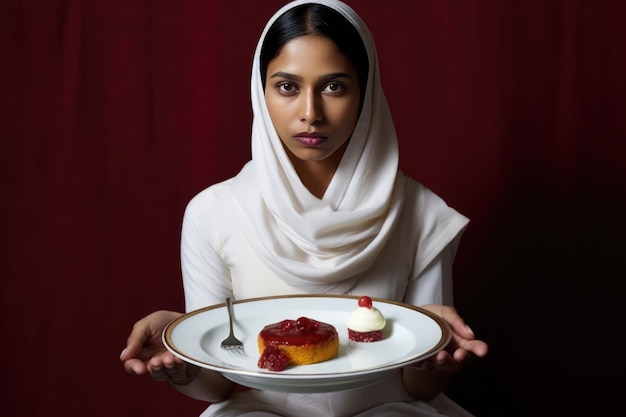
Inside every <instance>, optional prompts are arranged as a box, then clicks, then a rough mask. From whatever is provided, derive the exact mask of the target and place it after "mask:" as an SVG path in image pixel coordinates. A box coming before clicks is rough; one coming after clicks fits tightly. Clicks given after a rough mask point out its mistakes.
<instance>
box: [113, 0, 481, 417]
mask: <svg viewBox="0 0 626 417" xmlns="http://www.w3.org/2000/svg"><path fill="white" fill-rule="evenodd" d="M314 3H316V4H312V3H311V2H308V1H301V0H299V1H295V2H293V3H290V4H288V5H287V6H285V7H283V8H282V9H281V10H279V11H278V12H277V13H276V15H274V17H272V18H271V19H270V21H269V22H268V24H267V26H266V28H265V30H264V32H263V34H262V36H261V39H260V41H259V43H258V46H257V50H256V52H255V56H254V62H253V69H252V105H253V111H254V123H253V132H252V160H251V161H250V162H249V163H248V164H247V165H246V166H245V167H244V168H243V169H242V171H241V172H240V173H239V174H238V175H237V176H236V177H234V178H232V179H229V180H227V181H225V182H222V183H219V184H216V185H213V186H211V187H209V188H208V189H206V190H204V191H203V192H201V193H200V194H199V195H197V196H196V197H195V198H194V199H193V200H192V201H191V202H190V203H189V205H188V207H187V210H186V212H185V217H184V221H183V233H182V242H181V254H182V270H183V281H184V289H185V303H186V309H187V311H191V310H195V309H198V308H201V307H204V306H207V305H212V304H218V303H222V302H223V300H224V299H225V298H226V297H227V296H230V297H234V298H235V299H243V298H250V297H260V296H269V295H278V294H298V293H300V294H301V293H329V294H331V293H332V294H358V295H369V296H372V297H381V298H386V299H391V300H397V301H404V302H406V303H410V304H413V305H422V306H423V307H425V308H428V309H430V310H431V311H433V312H435V313H437V314H439V315H441V316H442V317H443V318H444V319H445V320H447V321H448V322H449V323H450V325H451V327H452V329H453V333H454V335H453V340H452V342H451V343H450V345H449V347H448V351H442V352H439V354H438V355H437V356H436V357H435V358H434V360H433V361H428V362H427V363H423V364H420V365H417V366H411V367H406V368H404V369H399V370H398V371H397V373H396V374H395V375H394V376H393V377H391V378H389V379H387V380H385V381H381V383H379V384H376V385H374V386H371V387H366V388H361V389H355V390H350V391H342V392H337V393H323V394H287V393H278V392H264V391H257V390H249V391H245V392H239V393H236V394H234V393H233V390H234V384H233V383H232V382H230V381H229V380H227V379H226V378H224V377H223V376H221V375H220V374H219V373H216V372H213V371H209V370H204V369H203V370H198V369H197V368H196V367H194V366H191V365H188V364H185V363H183V362H181V361H180V360H178V359H176V358H174V357H173V356H172V355H171V354H169V353H168V352H165V351H164V349H163V346H162V344H161V343H160V334H161V331H162V330H163V327H164V326H165V325H166V324H167V323H168V322H169V321H171V320H172V319H174V318H176V317H178V315H179V314H180V313H174V312H165V311H161V312H156V313H153V314H152V315H150V316H148V317H146V318H144V319H143V320H140V321H139V322H138V323H137V324H136V325H135V327H134V328H133V332H132V333H131V336H130V337H129V340H128V345H127V348H126V349H125V350H124V352H123V353H122V356H121V359H122V361H124V362H125V367H126V369H127V371H129V372H131V373H136V374H142V373H146V372H150V373H151V375H152V376H153V378H155V379H157V380H167V381H170V382H171V383H172V385H173V386H175V387H176V388H177V389H179V390H180V391H181V392H183V393H185V394H187V395H189V396H192V397H195V398H199V399H204V400H207V401H209V402H212V403H213V404H212V405H211V406H210V407H209V408H208V409H207V411H206V412H205V413H204V414H203V416H231V415H232V416H240V415H246V413H255V414H254V415H280V416H301V415H307V416H316V415H319V416H353V415H359V416H370V415H371V416H374V415H376V416H380V415H385V413H389V415H391V414H393V415H407V416H408V415H411V416H415V415H424V416H434V415H442V414H440V413H439V412H438V411H437V410H439V411H444V410H445V412H446V413H447V414H444V415H468V414H467V413H466V412H465V411H464V410H462V409H460V408H459V407H458V406H456V404H454V403H452V402H451V401H450V400H449V399H447V397H445V396H444V395H442V394H440V393H441V391H442V390H443V388H444V387H445V382H446V380H447V378H448V375H449V374H450V372H452V371H453V370H455V369H456V367H457V366H458V365H459V363H460V362H461V361H463V360H464V359H466V358H467V357H468V356H469V355H470V354H475V355H478V356H482V355H484V354H485V353H486V351H487V345H486V344H485V343H484V342H482V341H480V340H476V339H475V338H474V335H473V334H472V332H471V330H470V329H469V327H467V326H466V325H465V324H464V322H463V319H462V318H460V317H459V316H458V314H457V313H456V311H455V310H454V308H452V307H450V306H451V304H452V287H451V283H452V275H451V269H452V260H453V258H454V255H455V252H456V247H457V244H458V241H459V239H460V236H461V233H462V231H463V230H464V228H465V226H466V225H467V221H468V220H467V219H466V218H465V217H464V216H462V215H460V214H459V213H457V212H456V211H454V210H453V209H451V208H449V207H448V206H447V205H446V204H445V203H444V202H443V201H442V200H441V199H440V198H439V197H437V196H436V195H435V194H433V193H432V192H430V191H429V190H428V189H426V188H425V187H424V186H422V185H421V184H419V183H417V182H415V181H413V180H411V179H409V178H407V177H405V176H404V175H403V174H402V173H401V172H399V170H398V149H397V140H396V134H395V130H394V126H393V121H392V118H391V115H390V112H389V109H388V106H387V103H386V100H385V97H384V95H383V91H382V88H381V86H380V75H379V70H378V62H377V56H376V51H375V46H374V42H373V40H372V38H371V34H370V33H369V30H368V29H367V27H366V26H365V24H364V23H363V22H362V21H361V19H360V18H359V17H358V16H357V15H356V13H355V12H354V11H353V10H352V9H350V8H349V7H348V6H347V5H345V4H343V3H341V2H339V1H333V0H320V1H316V2H314ZM444 305H447V306H448V307H445V306H444ZM454 413H457V414H454ZM464 413H465V414H464ZM249 415H252V414H249Z"/></svg>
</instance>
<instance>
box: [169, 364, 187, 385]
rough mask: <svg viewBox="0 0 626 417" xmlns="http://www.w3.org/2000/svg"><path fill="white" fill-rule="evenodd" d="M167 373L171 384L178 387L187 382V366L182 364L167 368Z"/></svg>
mask: <svg viewBox="0 0 626 417" xmlns="http://www.w3.org/2000/svg"><path fill="white" fill-rule="evenodd" d="M167 372H168V374H169V376H170V378H171V379H172V382H174V383H175V384H178V385H184V384H186V383H187V382H188V380H189V376H188V375H187V366H186V365H185V364H184V363H183V364H180V365H177V366H174V367H173V368H167Z"/></svg>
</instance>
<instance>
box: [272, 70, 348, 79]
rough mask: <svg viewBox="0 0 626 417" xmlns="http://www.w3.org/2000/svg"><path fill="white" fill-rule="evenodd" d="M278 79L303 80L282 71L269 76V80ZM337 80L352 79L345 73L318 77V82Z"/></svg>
mask: <svg viewBox="0 0 626 417" xmlns="http://www.w3.org/2000/svg"><path fill="white" fill-rule="evenodd" d="M278 77H280V78H285V79H287V80H291V81H302V79H303V78H302V77H300V76H299V75H296V74H291V73H289V72H283V71H278V72H276V73H274V74H272V75H271V76H270V78H278ZM337 78H352V77H351V76H350V74H348V73H345V72H332V73H330V74H325V75H322V76H321V77H319V80H320V81H330V80H334V79H337Z"/></svg>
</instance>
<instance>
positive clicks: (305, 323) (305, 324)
mask: <svg viewBox="0 0 626 417" xmlns="http://www.w3.org/2000/svg"><path fill="white" fill-rule="evenodd" d="M296 326H297V327H298V330H300V332H301V333H306V332H312V331H315V330H317V329H319V327H320V324H319V322H317V321H315V320H313V319H310V318H307V317H300V318H298V320H296Z"/></svg>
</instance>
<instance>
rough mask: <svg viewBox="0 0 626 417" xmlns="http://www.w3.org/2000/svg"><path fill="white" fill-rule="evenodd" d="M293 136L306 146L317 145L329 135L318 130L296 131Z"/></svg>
mask: <svg viewBox="0 0 626 417" xmlns="http://www.w3.org/2000/svg"><path fill="white" fill-rule="evenodd" d="M293 137H294V138H295V139H296V140H297V141H298V142H299V143H301V144H302V145H305V146H317V145H319V144H320V143H322V142H324V141H325V140H326V139H328V137H327V136H325V135H323V134H321V133H318V132H300V133H296V134H295V135H294V136H293Z"/></svg>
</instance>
